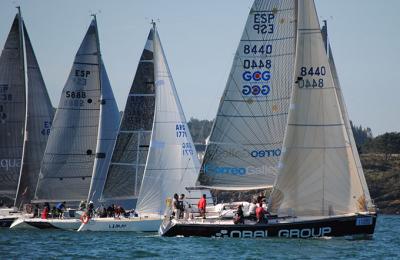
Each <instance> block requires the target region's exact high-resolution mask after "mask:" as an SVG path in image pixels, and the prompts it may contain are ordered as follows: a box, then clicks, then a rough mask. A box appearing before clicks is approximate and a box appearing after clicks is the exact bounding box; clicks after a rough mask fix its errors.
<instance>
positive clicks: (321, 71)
mask: <svg viewBox="0 0 400 260" xmlns="http://www.w3.org/2000/svg"><path fill="white" fill-rule="evenodd" d="M325 75H326V68H325V67H324V66H321V67H301V68H300V76H301V77H299V80H298V82H297V84H298V85H299V88H323V87H324V79H323V78H321V77H322V76H325ZM306 76H307V77H312V78H311V79H308V78H303V77H306ZM315 77H317V78H315Z"/></svg>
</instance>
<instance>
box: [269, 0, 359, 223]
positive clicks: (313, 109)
mask: <svg viewBox="0 0 400 260" xmlns="http://www.w3.org/2000/svg"><path fill="white" fill-rule="evenodd" d="M297 17H298V29H297V46H296V65H295V79H296V83H295V84H294V85H293V90H292V96H291V105H290V111H289V118H288V126H287V128H286V133H285V140H284V145H283V155H282V158H281V165H280V167H281V168H280V171H279V174H278V177H277V179H276V183H275V186H274V190H273V192H272V194H271V197H270V202H269V207H270V210H271V211H272V212H278V213H279V214H290V215H295V216H312V215H314V216H329V215H334V214H346V213H355V212H360V211H366V203H365V199H366V197H365V195H366V194H365V192H364V190H363V183H362V181H361V180H360V177H359V172H358V170H357V163H356V158H355V156H354V153H356V152H357V151H354V150H353V149H352V146H351V141H350V139H351V138H350V137H349V131H348V130H347V129H346V125H347V123H346V122H345V121H347V120H348V119H347V117H345V116H344V111H342V105H341V104H340V103H341V102H342V101H340V98H339V96H338V92H337V86H335V83H334V80H333V76H332V72H331V69H330V64H329V60H328V57H327V55H326V52H325V48H324V43H323V39H322V34H321V31H320V27H319V22H318V17H317V13H316V10H315V5H314V2H313V1H312V0H301V1H298V15H297Z"/></svg>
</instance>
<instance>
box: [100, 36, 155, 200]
mask: <svg viewBox="0 0 400 260" xmlns="http://www.w3.org/2000/svg"><path fill="white" fill-rule="evenodd" d="M153 34H154V32H153V30H151V31H150V33H149V36H148V38H147V42H146V45H145V47H144V50H143V52H142V56H141V58H140V61H139V65H138V68H137V70H136V74H135V78H134V80H133V83H132V86H131V89H130V91H129V96H128V99H127V101H126V106H125V110H124V114H123V118H122V121H121V126H120V130H119V133H118V137H117V142H116V145H115V148H114V151H113V155H112V159H111V164H110V166H109V169H108V174H107V181H106V185H105V188H104V192H103V195H102V198H103V199H105V200H108V199H110V200H116V199H118V200H125V199H130V200H131V199H136V198H137V196H138V195H139V189H140V185H141V183H142V179H143V173H144V167H145V165H146V160H147V154H148V150H149V144H150V136H151V131H152V128H153V118H154V102H155V93H154V64H153Z"/></svg>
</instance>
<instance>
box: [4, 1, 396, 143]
mask: <svg viewBox="0 0 400 260" xmlns="http://www.w3.org/2000/svg"><path fill="white" fill-rule="evenodd" d="M252 2H253V1H252V0H202V1H198V0H197V1H195V0H168V1H167V0H126V1H123V0H116V1H106V0H103V1H94V0H92V1H89V0H85V1H82V0H68V1H61V0H37V1H33V0H19V1H11V0H1V1H0V25H1V26H0V47H1V48H3V46H4V42H5V40H6V37H7V34H8V32H9V30H10V27H11V23H12V20H13V18H14V15H15V13H16V9H15V8H14V7H15V6H16V5H17V4H19V5H21V7H22V14H23V17H24V20H25V23H26V26H27V29H28V33H29V35H30V38H31V41H32V45H33V47H34V50H35V53H36V56H37V59H38V61H39V64H40V67H41V70H42V73H43V77H44V80H45V82H46V85H47V88H48V91H49V94H50V97H51V100H52V102H53V105H54V106H57V105H58V102H59V98H60V94H61V90H62V88H63V87H64V83H65V81H66V79H67V76H68V74H69V71H70V69H71V66H72V62H73V59H74V56H75V53H76V51H77V50H78V47H79V45H80V43H81V41H82V39H83V36H84V34H85V32H86V30H87V27H88V26H89V23H90V20H91V17H90V13H92V12H99V14H98V25H99V33H100V44H101V49H102V55H103V59H104V62H105V66H106V69H107V72H108V75H109V77H110V81H111V84H112V87H113V89H114V94H115V97H116V99H117V102H118V106H119V109H120V110H123V109H124V107H125V102H126V96H127V94H128V91H129V88H130V86H131V83H132V80H133V77H134V73H135V71H136V67H137V63H138V60H139V57H140V54H141V52H142V49H143V47H144V44H145V40H146V37H147V34H148V31H149V29H150V21H151V19H152V18H154V19H155V20H159V22H158V30H159V34H160V37H161V41H162V44H163V47H164V50H165V52H166V56H167V60H168V63H169V66H170V69H171V72H172V75H173V78H174V81H175V84H176V88H177V90H178V93H179V95H180V99H181V102H182V105H183V108H184V110H185V113H186V117H187V118H190V117H197V118H200V119H203V118H207V119H211V118H213V117H214V116H215V114H216V110H217V107H218V103H219V99H220V97H221V94H222V92H223V89H224V87H225V83H226V80H227V78H228V73H229V70H230V67H231V63H232V60H233V56H234V53H235V51H236V48H237V45H238V42H239V39H240V37H241V34H242V31H243V28H244V24H245V21H246V19H247V15H248V12H249V8H250V6H251V4H252ZM316 5H317V11H318V14H319V16H320V18H321V19H328V29H329V36H330V42H331V45H332V48H333V51H334V57H335V62H336V66H337V69H338V72H339V77H340V81H341V85H342V88H343V92H344V96H345V100H346V104H347V107H348V110H349V114H350V118H351V119H352V120H353V121H354V122H355V123H356V124H362V125H363V126H369V127H371V128H372V131H373V133H374V135H377V134H381V133H383V132H386V131H400V115H399V113H400V84H399V78H400V70H399V67H400V64H399V61H400V29H399V28H400V20H399V10H400V1H398V0H385V1H376V0H335V1H332V0H316Z"/></svg>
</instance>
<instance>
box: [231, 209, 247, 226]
mask: <svg viewBox="0 0 400 260" xmlns="http://www.w3.org/2000/svg"><path fill="white" fill-rule="evenodd" d="M233 222H234V223H235V224H244V214H243V209H242V205H239V206H238V209H237V211H236V215H235V219H234V220H233Z"/></svg>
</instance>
